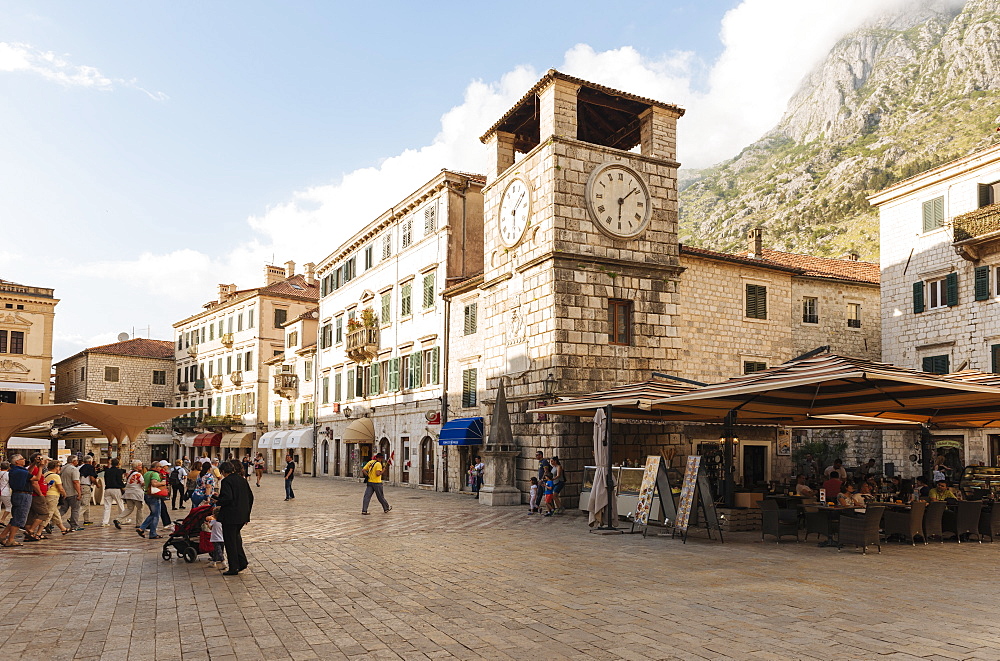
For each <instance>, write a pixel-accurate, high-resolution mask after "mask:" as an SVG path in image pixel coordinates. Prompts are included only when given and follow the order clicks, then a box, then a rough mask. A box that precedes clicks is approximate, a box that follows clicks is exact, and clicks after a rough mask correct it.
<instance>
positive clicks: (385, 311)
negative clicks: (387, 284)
mask: <svg viewBox="0 0 1000 661" xmlns="http://www.w3.org/2000/svg"><path fill="white" fill-rule="evenodd" d="M391 320H392V292H388V291H387V292H386V293H384V294H382V323H383V324H387V323H389V322H390V321H391Z"/></svg>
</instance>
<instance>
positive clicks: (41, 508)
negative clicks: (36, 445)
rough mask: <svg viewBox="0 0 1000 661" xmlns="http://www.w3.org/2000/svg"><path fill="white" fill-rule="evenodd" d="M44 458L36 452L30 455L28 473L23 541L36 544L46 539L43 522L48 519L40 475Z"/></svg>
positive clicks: (43, 486) (47, 506) (43, 484)
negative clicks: (28, 491) (28, 496)
mask: <svg viewBox="0 0 1000 661" xmlns="http://www.w3.org/2000/svg"><path fill="white" fill-rule="evenodd" d="M44 461H45V457H44V456H43V455H42V454H41V453H39V452H36V453H35V454H33V455H31V460H30V465H29V466H28V473H30V474H31V508H30V509H29V510H28V521H27V523H26V524H25V528H24V541H26V542H37V541H39V540H42V539H47V538H46V537H45V536H44V535H43V534H42V526H43V525H45V524H44V523H43V522H44V521H48V519H49V505H48V501H47V500H46V498H45V496H46V494H47V493H48V488H47V487H46V486H45V483H44V482H43V481H42V474H43V473H44V472H45V470H44V466H43V462H44Z"/></svg>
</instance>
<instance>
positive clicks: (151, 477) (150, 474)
mask: <svg viewBox="0 0 1000 661" xmlns="http://www.w3.org/2000/svg"><path fill="white" fill-rule="evenodd" d="M142 479H143V482H144V483H145V494H144V497H143V499H144V500H145V501H146V505H147V506H148V507H149V516H147V517H146V520H145V521H143V522H142V525H141V526H139V527H138V528H137V529H136V533H137V534H138V535H139V537H145V536H146V535H145V532H146V531H147V530H148V531H149V537H148V539H159V538H160V537H162V535H157V534H156V524H157V523H159V522H160V508H161V507H162V506H163V501H164V500H165V499H166V497H167V496H168V495H169V494H170V492H169V491H167V489H166V486H167V481H166V480H165V479H163V476H162V475H160V473H159V472H158V471H156V470H153V469H152V468H150V469H149V470H148V471H146V474H145V475H143V476H142Z"/></svg>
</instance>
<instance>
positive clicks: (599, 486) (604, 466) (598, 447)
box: [587, 409, 618, 527]
mask: <svg viewBox="0 0 1000 661" xmlns="http://www.w3.org/2000/svg"><path fill="white" fill-rule="evenodd" d="M607 432H608V419H607V414H605V412H604V409H597V413H595V414H594V465H595V466H596V467H597V469H596V470H595V471H594V485H593V487H592V488H591V492H590V503H589V504H588V506H587V509H588V510H589V512H590V517H589V520H588V524H589V525H590V526H591V527H593V526H595V525H598V524H603V525H610V524H612V523H614V522H615V521H616V520H617V519H618V505H617V503H616V502H615V500H616V499H615V494H614V493H613V490H614V489H613V487H614V486H617V485H615V482H614V476H613V475H611V476H610V482H611V484H612V485H613V487H612V490H611V492H609V490H608V482H609V472H608V463H609V461H610V460H611V457H610V455H609V452H610V448H609V447H608V444H607Z"/></svg>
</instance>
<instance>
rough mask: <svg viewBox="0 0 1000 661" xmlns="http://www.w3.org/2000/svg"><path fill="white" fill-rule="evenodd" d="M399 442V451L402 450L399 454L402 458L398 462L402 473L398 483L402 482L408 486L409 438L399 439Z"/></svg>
mask: <svg viewBox="0 0 1000 661" xmlns="http://www.w3.org/2000/svg"><path fill="white" fill-rule="evenodd" d="M399 441H400V445H401V448H400V449H401V450H402V453H401V454H402V458H401V460H400V461H401V463H400V467H401V468H402V471H401V472H400V474H399V481H400V482H402V483H403V484H409V483H410V437H409V436H403V437H401V438H400V439H399Z"/></svg>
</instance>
